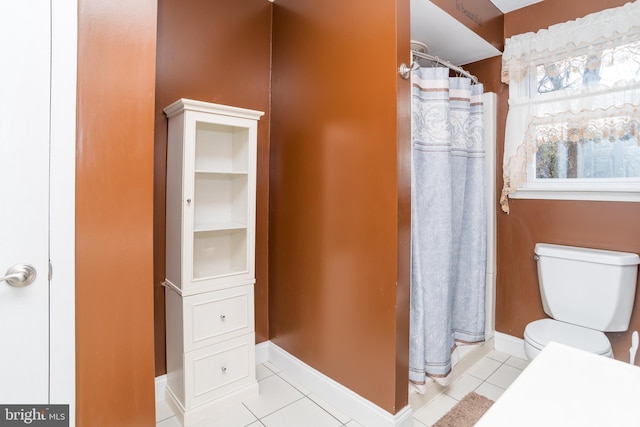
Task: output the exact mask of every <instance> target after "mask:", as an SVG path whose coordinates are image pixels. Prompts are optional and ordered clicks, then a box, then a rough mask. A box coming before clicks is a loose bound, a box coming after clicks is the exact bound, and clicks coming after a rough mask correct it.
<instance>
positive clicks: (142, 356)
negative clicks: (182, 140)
mask: <svg viewBox="0 0 640 427" xmlns="http://www.w3.org/2000/svg"><path fill="white" fill-rule="evenodd" d="M78 3H79V10H78V22H79V27H78V98H77V107H78V109H77V152H76V156H77V160H76V357H77V359H76V363H77V364H76V387H77V397H76V403H77V411H76V412H77V425H78V426H92V427H96V426H105V427H112V426H132V427H140V426H152V425H155V409H154V408H155V403H154V401H155V399H154V374H153V373H154V372H153V365H154V362H153V353H154V350H153V298H152V284H153V282H152V278H153V246H152V245H153V242H152V237H153V236H152V231H153V229H152V223H153V166H152V165H153V96H154V76H155V44H156V2H155V1H152V0H145V1H136V2H131V1H128V0H80V1H79V2H78Z"/></svg>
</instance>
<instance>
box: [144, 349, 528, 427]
mask: <svg viewBox="0 0 640 427" xmlns="http://www.w3.org/2000/svg"><path fill="white" fill-rule="evenodd" d="M476 360H477V357H476V358H475V359H474V360H472V362H468V363H467V366H468V368H466V367H465V366H464V363H463V362H464V359H463V360H461V361H460V363H459V365H458V366H457V367H456V370H457V371H458V372H457V375H456V376H457V378H456V379H455V380H454V382H453V383H452V384H451V385H450V386H449V387H442V386H440V385H438V384H436V383H430V384H428V385H427V388H426V391H425V393H424V394H416V393H414V392H412V393H410V404H411V407H412V409H413V427H430V426H432V425H433V424H434V423H435V422H436V421H437V420H438V419H439V418H440V417H441V416H442V415H444V414H445V413H446V412H447V411H449V410H450V409H451V408H452V407H453V406H454V405H455V404H456V403H457V402H458V401H459V400H460V399H462V398H463V397H464V396H465V395H466V394H467V393H470V392H471V391H475V392H476V393H478V394H482V395H484V396H486V397H488V398H490V399H492V400H496V399H497V398H498V397H500V395H501V394H502V392H503V391H504V390H505V389H506V388H507V387H509V385H510V384H511V383H512V382H513V380H515V379H516V377H517V376H518V375H519V374H520V372H522V370H523V369H524V368H525V366H526V365H527V361H525V360H521V359H518V358H515V357H512V356H509V355H507V354H504V353H499V352H497V351H494V350H486V351H484V353H483V355H482V356H481V358H480V359H479V360H477V361H476ZM456 370H454V372H455V371H456ZM257 377H258V380H259V381H260V397H259V398H257V399H255V400H252V401H247V402H245V403H243V404H242V405H238V406H237V407H233V408H231V409H230V410H228V411H227V412H224V413H222V414H220V415H218V416H216V417H214V418H212V419H210V420H206V421H203V422H201V423H199V424H197V427H300V426H305V427H334V426H335V427H341V426H345V427H358V426H360V427H362V426H361V425H360V424H358V423H357V422H356V421H354V420H352V419H351V418H350V417H349V416H347V415H345V414H342V413H340V412H339V411H337V410H336V409H334V408H332V407H331V406H330V405H328V404H327V403H325V402H323V401H322V399H320V398H319V397H318V396H316V395H314V394H313V393H311V392H310V391H309V390H307V389H306V388H305V387H304V386H303V385H301V384H298V383H296V382H295V381H294V380H292V379H291V378H290V377H288V376H287V374H286V372H283V371H281V370H280V369H278V367H276V366H274V365H273V364H272V363H270V362H266V363H263V364H260V365H258V367H257ZM156 420H157V423H156V427H180V422H179V421H178V420H177V419H176V417H175V416H173V414H172V412H171V410H170V409H169V407H168V406H167V405H166V403H165V402H164V401H161V402H157V405H156Z"/></svg>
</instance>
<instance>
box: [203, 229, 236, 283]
mask: <svg viewBox="0 0 640 427" xmlns="http://www.w3.org/2000/svg"><path fill="white" fill-rule="evenodd" d="M247 271H248V253H247V230H246V229H234V230H219V231H203V232H199V233H194V236H193V280H203V279H210V278H216V277H221V276H230V275H233V274H242V273H246V272H247Z"/></svg>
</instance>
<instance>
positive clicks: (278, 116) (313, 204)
mask: <svg viewBox="0 0 640 427" xmlns="http://www.w3.org/2000/svg"><path fill="white" fill-rule="evenodd" d="M408 8H409V1H408V0H398V1H397V2H393V1H388V2H373V3H372V2H370V1H368V0H352V1H346V2H345V1H341V0H307V1H299V0H278V1H277V2H276V3H275V6H274V23H273V29H274V31H273V34H274V35H273V81H272V85H273V86H272V87H273V90H272V99H273V102H272V115H273V118H272V134H271V188H270V190H271V206H270V251H269V254H270V256H269V268H270V272H269V273H270V274H269V321H270V324H269V326H270V329H269V330H270V338H271V340H272V342H274V343H275V344H276V345H278V346H280V347H282V348H283V349H285V350H286V351H288V352H289V353H291V354H293V355H294V356H296V357H297V358H299V359H300V360H302V361H304V362H305V363H307V364H309V365H310V366H312V367H314V368H315V369H317V370H319V371H320V372H322V373H323V374H325V375H327V376H329V377H331V378H333V379H334V380H336V381H338V382H339V383H341V384H343V385H344V386H346V387H348V388H350V389H351V390H353V391H355V392H356V393H358V394H360V395H361V396H363V397H365V398H366V399H368V400H370V401H372V402H374V403H376V404H377V405H379V406H380V407H382V408H384V409H385V410H387V411H389V412H391V413H395V412H397V411H398V410H400V409H402V408H403V407H404V406H405V405H406V404H407V387H408V384H407V372H408V368H407V364H408V316H409V301H408V293H409V278H408V274H409V264H408V259H409V242H410V239H409V234H408V233H409V215H410V201H409V192H410V188H409V185H410V182H409V155H408V153H409V150H410V146H409V134H408V130H409V129H410V121H409V120H410V117H409V114H408V111H409V102H410V98H409V82H408V81H406V80H402V79H401V78H400V77H399V76H398V74H397V71H396V70H397V68H398V66H399V61H402V62H405V63H406V62H408V59H409V58H408V54H409V52H408V46H409V22H408V21H409V9H408Z"/></svg>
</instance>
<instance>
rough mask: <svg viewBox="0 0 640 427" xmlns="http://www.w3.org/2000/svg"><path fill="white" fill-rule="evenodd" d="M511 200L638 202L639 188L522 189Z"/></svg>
mask: <svg viewBox="0 0 640 427" xmlns="http://www.w3.org/2000/svg"><path fill="white" fill-rule="evenodd" d="M509 198H512V199H547V200H588V201H606V202H640V186H638V185H634V186H633V187H631V186H629V187H623V188H617V189H607V190H603V189H598V188H584V187H582V188H568V187H563V188H557V187H556V188H553V187H551V188H550V187H543V186H536V187H523V188H519V189H518V191H516V192H515V193H512V194H510V195H509Z"/></svg>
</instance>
